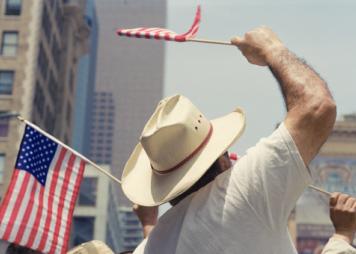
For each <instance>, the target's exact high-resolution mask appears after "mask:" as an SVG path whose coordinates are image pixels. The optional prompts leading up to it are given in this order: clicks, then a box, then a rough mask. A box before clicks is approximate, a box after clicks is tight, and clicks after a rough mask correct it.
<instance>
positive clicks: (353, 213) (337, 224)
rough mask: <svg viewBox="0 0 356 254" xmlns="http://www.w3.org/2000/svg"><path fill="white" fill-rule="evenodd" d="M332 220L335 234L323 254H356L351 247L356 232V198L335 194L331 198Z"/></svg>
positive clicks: (355, 250)
mask: <svg viewBox="0 0 356 254" xmlns="http://www.w3.org/2000/svg"><path fill="white" fill-rule="evenodd" d="M330 219H331V221H332V223H333V225H334V229H335V233H334V235H333V236H332V237H331V238H330V239H329V241H328V243H327V244H326V245H325V247H324V250H323V252H322V254H356V249H355V248H354V247H352V246H351V244H352V242H353V239H354V236H355V231H356V198H354V197H351V196H349V195H346V194H341V193H333V194H332V195H331V197H330Z"/></svg>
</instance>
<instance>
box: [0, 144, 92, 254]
mask: <svg viewBox="0 0 356 254" xmlns="http://www.w3.org/2000/svg"><path fill="white" fill-rule="evenodd" d="M84 168H85V162H84V161H83V160H82V159H80V158H79V157H77V156H75V155H74V154H72V153H71V152H70V151H68V150H66V149H65V148H63V147H61V146H58V147H57V149H56V151H55V154H54V157H53V160H52V162H51V164H50V166H49V168H48V174H47V179H46V183H45V185H44V186H43V185H42V184H41V183H40V182H39V181H37V180H36V178H35V177H34V176H33V175H32V174H29V172H27V171H26V170H22V169H21V170H20V169H17V168H15V170H14V173H13V176H12V180H11V183H10V185H9V188H8V191H7V194H6V195H5V198H4V200H3V203H2V205H1V208H0V238H1V239H3V240H6V241H9V242H14V243H17V244H20V245H23V246H27V247H29V248H31V249H35V250H39V251H41V252H43V253H51V254H52V253H53V254H63V253H66V248H67V242H68V239H69V234H70V225H71V218H72V214H73V210H74V206H75V200H76V197H77V195H78V192H79V185H80V181H81V179H82V177H83V173H84Z"/></svg>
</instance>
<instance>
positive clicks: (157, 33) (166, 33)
mask: <svg viewBox="0 0 356 254" xmlns="http://www.w3.org/2000/svg"><path fill="white" fill-rule="evenodd" d="M200 12H201V11H200V6H198V8H197V11H196V14H195V19H194V22H193V25H192V26H191V28H190V29H189V31H188V32H186V33H184V34H177V33H175V32H173V31H171V30H168V29H165V28H159V27H150V28H146V27H138V28H132V29H118V30H117V34H118V35H119V36H127V37H136V38H146V39H157V40H167V41H177V42H183V41H186V40H189V39H190V38H193V37H194V36H195V35H196V33H197V32H198V30H199V23H200Z"/></svg>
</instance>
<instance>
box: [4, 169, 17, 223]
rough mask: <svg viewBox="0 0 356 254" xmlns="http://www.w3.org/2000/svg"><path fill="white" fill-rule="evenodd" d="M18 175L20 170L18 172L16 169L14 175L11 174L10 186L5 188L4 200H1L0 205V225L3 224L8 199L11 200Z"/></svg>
mask: <svg viewBox="0 0 356 254" xmlns="http://www.w3.org/2000/svg"><path fill="white" fill-rule="evenodd" d="M19 173H20V170H18V169H15V170H14V173H13V174H12V177H11V181H10V185H9V187H8V188H7V191H6V195H5V198H4V200H3V202H2V204H1V207H0V223H1V224H2V223H3V219H4V216H5V213H6V210H7V207H8V205H9V202H10V199H11V198H12V195H11V194H12V192H13V190H14V187H15V185H16V182H17V178H18V175H19ZM6 223H7V222H6Z"/></svg>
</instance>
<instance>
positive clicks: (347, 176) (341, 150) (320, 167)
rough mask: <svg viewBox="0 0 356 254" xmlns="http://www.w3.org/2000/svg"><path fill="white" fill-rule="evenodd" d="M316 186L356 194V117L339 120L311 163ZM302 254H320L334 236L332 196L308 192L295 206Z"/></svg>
mask: <svg viewBox="0 0 356 254" xmlns="http://www.w3.org/2000/svg"><path fill="white" fill-rule="evenodd" d="M310 171H311V173H312V178H313V184H314V185H316V186H319V187H321V188H323V189H325V190H327V191H329V192H335V191H337V192H343V193H347V194H350V195H352V196H355V195H356V187H355V186H356V114H349V115H344V116H343V117H342V118H341V119H339V120H338V121H336V123H335V126H334V129H333V132H332V134H331V135H330V137H329V138H328V140H327V142H326V143H325V144H324V145H323V147H322V148H321V150H320V152H319V154H318V156H317V157H316V158H315V159H314V160H313V161H312V163H311V164H310ZM295 219H296V225H297V246H298V252H299V254H306V253H319V252H316V251H317V250H318V249H321V248H322V246H323V245H324V244H325V243H326V241H327V240H328V238H329V237H330V236H331V234H332V233H333V227H332V225H331V222H330V219H329V197H328V196H327V195H325V194H322V193H318V192H316V191H314V190H311V189H308V190H307V191H306V192H305V193H304V195H303V196H302V197H301V199H300V200H299V201H298V204H297V207H296V217H295Z"/></svg>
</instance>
